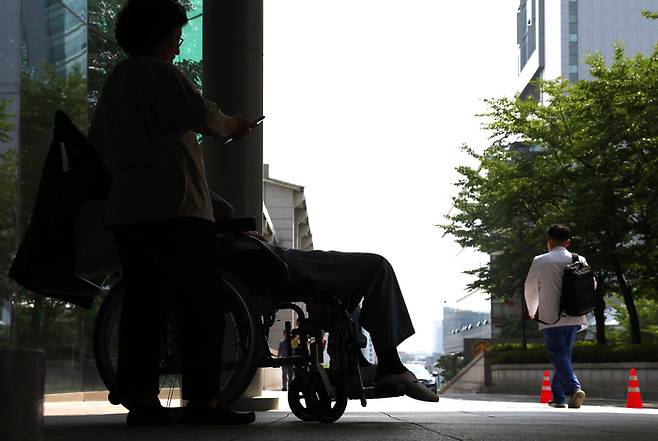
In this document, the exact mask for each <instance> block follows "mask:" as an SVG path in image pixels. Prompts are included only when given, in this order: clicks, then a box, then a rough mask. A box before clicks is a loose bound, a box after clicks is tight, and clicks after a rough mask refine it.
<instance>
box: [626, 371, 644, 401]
mask: <svg viewBox="0 0 658 441" xmlns="http://www.w3.org/2000/svg"><path fill="white" fill-rule="evenodd" d="M626 407H631V408H633V409H642V395H640V383H639V382H638V381H637V372H636V371H635V369H633V368H631V372H630V374H629V376H628V394H627V395H626Z"/></svg>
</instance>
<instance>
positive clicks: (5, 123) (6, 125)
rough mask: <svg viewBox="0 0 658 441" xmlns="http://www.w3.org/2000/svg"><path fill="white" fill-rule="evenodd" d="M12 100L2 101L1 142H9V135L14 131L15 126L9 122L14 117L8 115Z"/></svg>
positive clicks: (0, 111)
mask: <svg viewBox="0 0 658 441" xmlns="http://www.w3.org/2000/svg"><path fill="white" fill-rule="evenodd" d="M9 103H10V100H5V99H0V142H9V141H11V137H10V136H9V133H10V132H11V131H12V130H14V124H13V123H12V122H11V121H9V118H11V117H13V116H14V115H10V114H8V113H7V106H8V105H9Z"/></svg>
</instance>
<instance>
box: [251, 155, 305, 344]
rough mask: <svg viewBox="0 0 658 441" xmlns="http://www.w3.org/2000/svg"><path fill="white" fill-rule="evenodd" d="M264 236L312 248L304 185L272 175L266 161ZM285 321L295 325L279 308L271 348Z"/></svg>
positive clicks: (289, 313)
mask: <svg viewBox="0 0 658 441" xmlns="http://www.w3.org/2000/svg"><path fill="white" fill-rule="evenodd" d="M263 235H264V236H265V237H266V238H267V239H268V240H270V241H271V242H273V243H274V244H276V245H279V246H282V247H286V248H290V249H300V250H305V251H310V250H312V249H313V235H312V234H311V227H310V225H309V221H308V212H307V211H306V196H305V195H304V187H302V186H301V185H297V184H291V183H290V182H285V181H281V180H278V179H274V178H271V177H270V171H269V165H268V164H265V165H264V166H263ZM286 321H290V322H291V324H292V327H293V328H295V327H296V323H295V322H296V318H295V314H294V313H293V312H292V311H291V310H287V309H286V310H282V311H279V312H278V313H277V322H276V323H275V324H274V326H272V328H271V329H270V340H269V345H270V347H271V348H273V349H276V348H277V347H278V344H279V341H280V340H281V338H282V336H283V330H284V327H285V322H286Z"/></svg>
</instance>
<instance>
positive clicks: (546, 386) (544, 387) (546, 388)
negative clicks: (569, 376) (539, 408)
mask: <svg viewBox="0 0 658 441" xmlns="http://www.w3.org/2000/svg"><path fill="white" fill-rule="evenodd" d="M552 399H553V391H552V390H551V380H550V377H549V374H548V371H544V380H543V381H542V384H541V395H540V396H539V402H540V403H548V402H549V401H551V400H552Z"/></svg>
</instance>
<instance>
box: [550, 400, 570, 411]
mask: <svg viewBox="0 0 658 441" xmlns="http://www.w3.org/2000/svg"><path fill="white" fill-rule="evenodd" d="M548 405H549V406H551V407H555V408H558V409H566V408H567V403H556V402H555V401H549V402H548Z"/></svg>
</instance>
